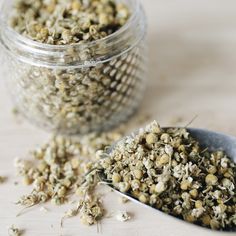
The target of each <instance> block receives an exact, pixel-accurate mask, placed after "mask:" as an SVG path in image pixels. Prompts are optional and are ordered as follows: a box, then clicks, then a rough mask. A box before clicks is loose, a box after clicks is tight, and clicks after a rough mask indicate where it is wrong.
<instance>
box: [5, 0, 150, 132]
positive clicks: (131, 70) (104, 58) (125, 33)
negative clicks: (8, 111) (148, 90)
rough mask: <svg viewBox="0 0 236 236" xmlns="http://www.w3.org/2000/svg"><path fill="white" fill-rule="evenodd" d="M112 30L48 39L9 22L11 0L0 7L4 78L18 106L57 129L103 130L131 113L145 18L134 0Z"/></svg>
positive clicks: (142, 60)
mask: <svg viewBox="0 0 236 236" xmlns="http://www.w3.org/2000/svg"><path fill="white" fill-rule="evenodd" d="M122 2H124V3H125V4H126V5H127V6H128V7H129V9H130V11H131V16H130V18H129V20H128V21H127V22H126V24H125V25H124V26H122V27H121V28H120V29H119V30H117V31H116V32H115V33H113V34H111V35H109V36H107V37H105V38H103V39H99V40H96V41H92V42H88V43H83V44H71V45H49V44H44V43H39V42H36V41H33V40H31V39H28V38H26V37H24V36H22V35H20V34H19V33H17V32H16V31H14V30H13V29H12V28H11V27H9V25H8V20H9V15H10V12H11V9H12V6H11V1H5V2H4V3H3V7H2V10H1V13H0V17H1V19H0V23H1V24H0V41H1V44H2V46H3V48H4V49H5V50H3V51H4V62H5V68H6V69H7V74H6V81H7V85H8V87H9V91H10V93H11V95H12V97H13V99H14V102H15V104H16V107H17V109H18V110H19V111H20V112H21V113H22V114H23V115H24V116H25V117H26V118H28V119H29V120H30V121H31V122H33V123H35V124H37V125H38V126H40V127H42V128H45V129H47V130H51V131H54V132H57V133H60V134H84V133H88V132H92V131H102V130H106V129H108V128H110V127H112V126H115V125H117V124H119V123H120V122H122V121H124V120H126V119H127V118H128V117H129V116H130V115H132V114H133V113H134V111H135V110H136V108H137V107H138V105H139V103H140V100H141V98H142V95H143V89H144V85H145V70H146V45H145V42H146V41H145V38H146V28H147V26H146V18H145V14H144V11H143V9H142V6H141V5H140V4H139V3H138V1H137V0H125V1H122Z"/></svg>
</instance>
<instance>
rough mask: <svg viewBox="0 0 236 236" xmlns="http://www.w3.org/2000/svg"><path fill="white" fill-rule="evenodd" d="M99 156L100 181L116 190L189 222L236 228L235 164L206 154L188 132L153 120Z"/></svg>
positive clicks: (221, 154)
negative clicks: (160, 124) (163, 126)
mask: <svg viewBox="0 0 236 236" xmlns="http://www.w3.org/2000/svg"><path fill="white" fill-rule="evenodd" d="M100 158H101V159H100V165H99V166H98V169H99V174H100V177H101V178H102V180H103V181H105V182H107V183H109V184H111V185H112V186H114V187H115V188H116V189H117V190H119V191H121V192H123V193H126V194H129V195H131V196H132V197H134V198H136V199H138V200H139V201H141V202H143V203H145V204H148V205H150V206H152V207H154V208H157V209H160V210H161V211H163V212H165V213H167V214H170V215H173V216H176V217H178V218H181V219H184V220H186V221H188V222H191V223H195V224H199V225H202V226H206V227H209V228H212V229H217V230H231V229H233V228H235V227H236V192H235V187H236V186H235V185H236V164H235V163H234V162H233V161H232V160H231V159H230V158H229V157H228V156H226V155H225V154H224V152H223V151H215V152H210V151H208V150H207V149H205V150H202V149H201V148H200V146H199V143H198V142H197V141H196V140H194V139H193V138H192V137H191V136H190V134H189V133H188V131H187V130H186V129H185V128H169V129H161V128H160V126H159V125H158V124H157V123H156V122H153V123H151V124H150V125H149V126H147V127H146V129H141V130H140V131H139V133H138V134H133V135H131V136H128V137H126V138H124V139H123V140H122V141H120V142H118V144H117V145H116V146H115V148H113V149H112V151H111V152H110V153H109V154H107V153H106V152H104V153H100Z"/></svg>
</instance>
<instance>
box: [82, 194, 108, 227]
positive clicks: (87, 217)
mask: <svg viewBox="0 0 236 236" xmlns="http://www.w3.org/2000/svg"><path fill="white" fill-rule="evenodd" d="M80 207H81V208H80V212H79V214H80V220H81V222H82V223H83V224H85V225H93V224H96V223H97V222H98V221H99V220H101V218H102V216H103V215H104V209H103V207H102V205H101V201H100V199H98V198H96V197H95V196H89V197H88V198H86V199H85V200H81V201H80Z"/></svg>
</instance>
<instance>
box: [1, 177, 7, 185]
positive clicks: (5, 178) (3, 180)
mask: <svg viewBox="0 0 236 236" xmlns="http://www.w3.org/2000/svg"><path fill="white" fill-rule="evenodd" d="M6 180H7V177H5V176H0V184H3V183H5V181H6Z"/></svg>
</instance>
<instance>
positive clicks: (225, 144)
mask: <svg viewBox="0 0 236 236" xmlns="http://www.w3.org/2000/svg"><path fill="white" fill-rule="evenodd" d="M168 128H170V127H168ZM164 129H165V128H164ZM187 131H188V132H189V133H190V135H191V137H193V138H194V139H196V140H197V141H198V142H199V144H200V146H201V148H203V149H205V148H207V149H208V150H209V151H216V150H222V151H224V152H225V153H226V154H227V156H229V157H230V158H231V159H232V160H233V161H234V162H236V137H233V136H229V135H225V134H222V133H217V132H213V131H208V130H203V129H194V128H187ZM114 147H115V145H114V146H113V147H112V148H114ZM112 148H111V150H112ZM111 150H110V151H111ZM108 152H109V151H108ZM110 187H111V188H112V189H113V190H114V191H115V192H117V193H119V194H120V195H121V196H124V197H126V198H128V199H129V200H131V201H133V202H135V203H137V204H139V205H142V206H145V207H148V208H152V209H154V210H156V211H158V212H159V213H160V214H162V217H166V218H167V219H168V221H171V220H178V221H180V222H181V221H182V222H183V223H184V224H185V225H186V224H188V225H189V223H188V222H185V221H183V220H181V219H178V218H176V217H173V216H170V215H167V214H166V213H163V212H161V211H160V210H158V209H156V208H153V207H151V206H149V205H146V204H144V203H141V202H140V201H138V200H136V199H135V198H133V197H132V196H131V195H129V194H125V193H121V192H120V191H118V190H117V189H114V188H113V187H112V186H110ZM191 225H192V227H197V228H200V229H201V230H206V231H210V230H209V229H207V228H205V227H201V226H200V227H199V226H198V225H194V224H191ZM211 232H215V234H217V231H213V230H211ZM235 232H236V227H235V228H233V229H231V231H230V232H227V231H224V233H223V232H218V233H220V235H222V236H223V235H225V234H227V235H231V234H233V235H235ZM205 235H208V234H205Z"/></svg>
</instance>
